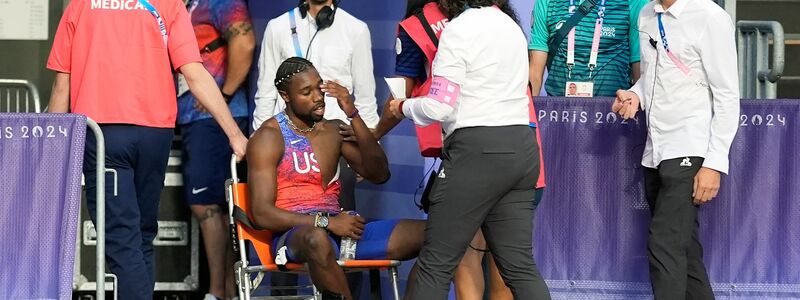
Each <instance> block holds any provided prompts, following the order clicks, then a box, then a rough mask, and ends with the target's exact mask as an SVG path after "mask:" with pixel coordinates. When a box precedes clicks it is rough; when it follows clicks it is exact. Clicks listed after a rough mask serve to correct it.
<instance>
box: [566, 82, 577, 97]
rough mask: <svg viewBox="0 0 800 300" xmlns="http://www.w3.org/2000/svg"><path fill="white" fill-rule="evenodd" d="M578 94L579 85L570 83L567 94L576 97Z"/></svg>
mask: <svg viewBox="0 0 800 300" xmlns="http://www.w3.org/2000/svg"><path fill="white" fill-rule="evenodd" d="M577 93H578V85H576V84H574V83H570V84H569V90H568V91H567V94H569V95H575V94H577Z"/></svg>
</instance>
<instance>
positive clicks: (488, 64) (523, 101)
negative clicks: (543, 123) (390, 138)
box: [403, 7, 530, 136]
mask: <svg viewBox="0 0 800 300" xmlns="http://www.w3.org/2000/svg"><path fill="white" fill-rule="evenodd" d="M527 49H528V48H527V42H526V40H525V35H524V34H523V33H522V29H520V27H519V25H517V24H516V23H514V21H513V20H511V18H509V17H508V16H507V15H506V14H504V13H503V12H501V11H500V10H499V9H497V8H494V7H484V8H472V9H468V10H467V11H465V12H463V13H462V14H461V15H459V16H458V17H457V18H454V19H453V20H451V21H450V23H449V25H447V27H445V29H444V31H442V35H441V37H440V41H439V50H438V52H436V58H435V59H434V61H433V71H432V73H433V76H441V77H444V78H446V79H447V80H449V81H451V82H453V83H456V84H458V85H460V86H461V93H460V95H459V96H458V97H457V99H456V102H455V105H454V106H450V105H447V104H444V103H442V102H439V101H437V100H433V99H431V98H428V97H419V98H412V99H408V100H406V101H405V102H404V103H403V114H404V115H405V116H406V117H409V118H411V119H413V120H414V123H416V124H418V125H421V126H425V125H428V124H431V123H432V122H436V121H438V122H442V129H444V131H445V136H448V135H450V134H451V133H453V131H455V130H456V129H459V128H464V127H475V126H508V125H528V121H529V117H528V101H530V100H529V99H528V96H527V85H528V50H527Z"/></svg>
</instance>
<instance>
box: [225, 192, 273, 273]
mask: <svg viewBox="0 0 800 300" xmlns="http://www.w3.org/2000/svg"><path fill="white" fill-rule="evenodd" d="M231 188H232V189H233V193H232V195H233V199H232V200H233V205H235V206H236V207H239V208H240V209H241V210H242V211H244V213H245V214H246V215H247V217H248V218H249V219H250V220H252V219H253V218H251V217H250V216H251V215H252V214H251V213H250V198H249V197H248V195H247V184H246V183H241V182H240V183H234V184H233V186H232V187H231ZM236 233H237V234H238V235H239V240H244V241H249V242H250V243H252V245H253V248H255V249H256V255H258V259H259V260H261V264H262V265H269V264H274V263H275V258H274V257H272V232H271V231H269V230H257V229H253V228H251V227H249V226H247V225H245V224H242V222H240V221H239V220H236ZM239 248H240V251H243V249H244V245H241V244H240V245H239Z"/></svg>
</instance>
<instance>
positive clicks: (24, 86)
mask: <svg viewBox="0 0 800 300" xmlns="http://www.w3.org/2000/svg"><path fill="white" fill-rule="evenodd" d="M40 103H41V102H40V100H39V91H38V90H37V89H36V86H35V85H33V83H32V82H30V81H27V80H18V79H0V112H32V113H40V112H42V109H41V104H40ZM22 106H24V110H23V107H22Z"/></svg>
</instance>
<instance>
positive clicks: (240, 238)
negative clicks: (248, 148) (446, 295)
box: [225, 155, 400, 300]
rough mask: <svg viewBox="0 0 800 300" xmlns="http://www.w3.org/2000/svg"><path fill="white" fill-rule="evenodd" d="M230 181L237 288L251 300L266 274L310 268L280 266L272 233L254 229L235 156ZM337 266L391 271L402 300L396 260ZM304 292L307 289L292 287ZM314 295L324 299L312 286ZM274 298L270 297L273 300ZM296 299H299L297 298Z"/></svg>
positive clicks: (348, 269)
mask: <svg viewBox="0 0 800 300" xmlns="http://www.w3.org/2000/svg"><path fill="white" fill-rule="evenodd" d="M231 177H232V178H231V179H229V180H228V181H227V182H226V183H225V193H226V197H227V201H228V216H229V219H230V226H231V231H232V234H233V236H234V237H233V242H234V243H233V244H234V245H233V247H234V252H237V251H238V253H239V261H237V262H235V264H234V269H235V273H236V275H235V278H236V285H237V286H238V288H239V299H241V300H250V299H251V294H252V292H253V290H255V289H256V288H258V286H259V285H260V283H261V280H262V279H263V276H264V273H265V272H283V273H306V272H308V269H307V268H306V266H305V265H304V264H296V263H287V264H286V265H285V266H281V268H279V266H278V265H277V264H276V263H275V258H274V257H272V251H271V249H272V232H270V231H269V230H257V229H254V228H253V226H252V225H251V224H252V222H250V220H251V219H250V199H249V198H248V196H247V184H246V183H243V182H239V176H238V174H237V171H236V156H235V155H233V157H232V158H231ZM245 242H250V243H251V245H252V246H253V248H255V252H256V255H257V256H258V258H259V260H260V261H261V263H262V265H260V266H251V265H249V261H248V259H247V257H248V255H247V247H246V245H245ZM338 264H339V266H340V267H342V269H344V271H345V272H363V271H368V270H376V269H379V270H388V272H389V278H390V279H391V283H392V290H393V292H394V299H395V300H400V290H399V288H398V277H397V267H398V266H400V261H397V260H347V261H338ZM251 274H256V278H255V279H251ZM292 288H295V289H301V288H304V287H292ZM311 288H312V289H313V292H314V294H313V295H309V297H312V298H310V299H321V295H320V293H319V291H318V290H317V289H316V287H314V286H313V283H312V286H311ZM274 298H275V297H268V299H274ZM295 298H296V297H295Z"/></svg>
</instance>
